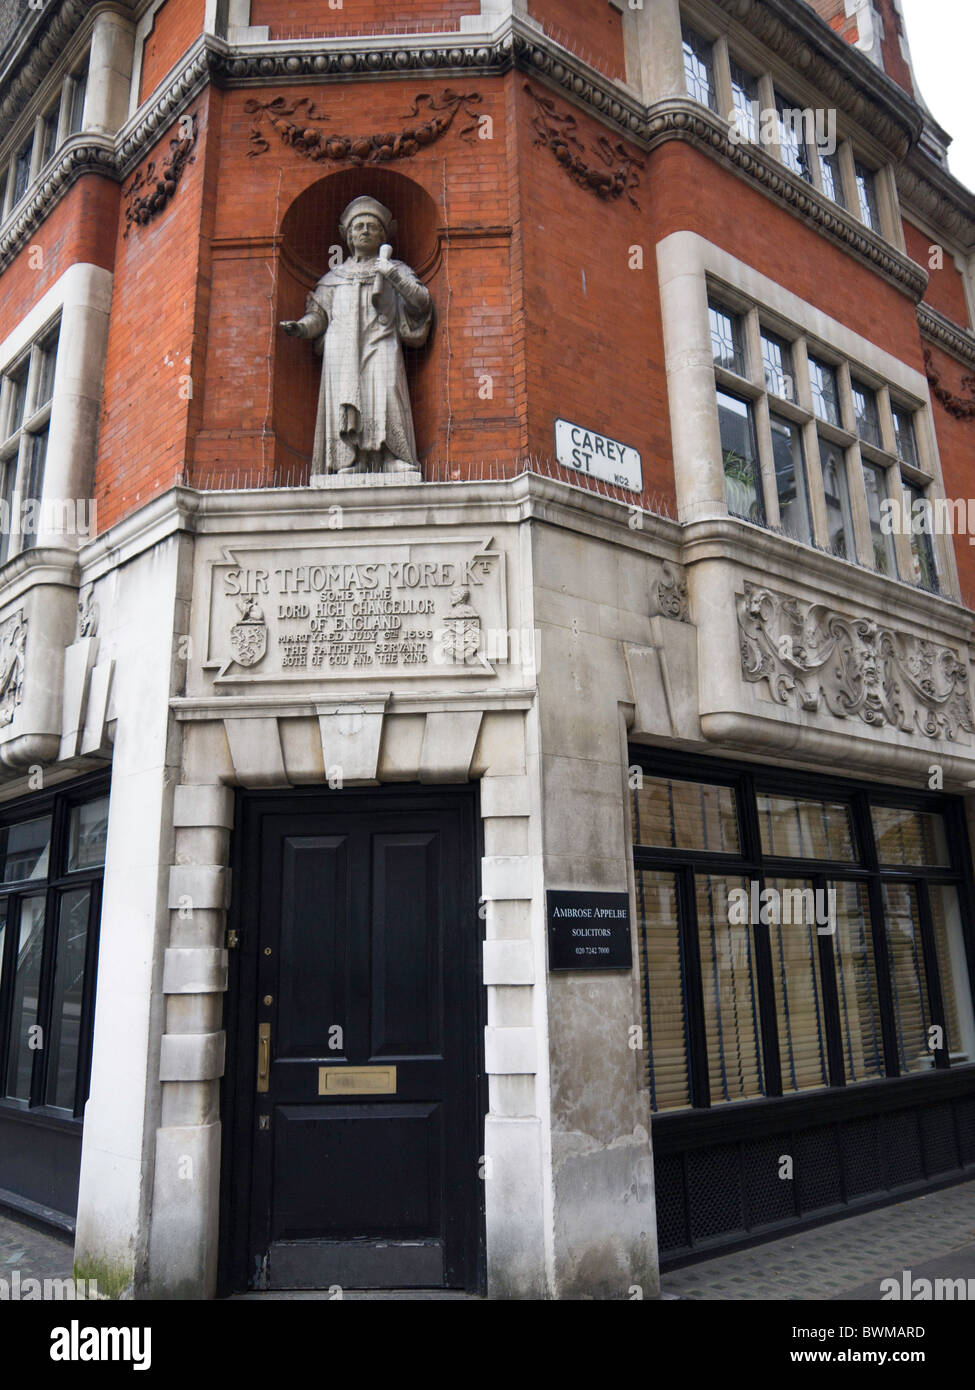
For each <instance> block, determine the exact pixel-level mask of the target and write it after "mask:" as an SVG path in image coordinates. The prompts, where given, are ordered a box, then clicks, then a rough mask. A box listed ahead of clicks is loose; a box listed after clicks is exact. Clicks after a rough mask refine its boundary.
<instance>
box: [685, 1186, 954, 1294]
mask: <svg viewBox="0 0 975 1390" xmlns="http://www.w3.org/2000/svg"><path fill="white" fill-rule="evenodd" d="M948 1257H950V1259H949V1258H948ZM973 1260H975V1181H973V1182H964V1183H958V1184H956V1185H955V1186H954V1187H946V1188H943V1189H942V1190H941V1191H940V1192H930V1193H927V1194H926V1195H925V1196H923V1197H912V1198H910V1199H909V1200H908V1201H905V1202H898V1203H896V1204H894V1205H892V1206H889V1207H881V1208H880V1209H879V1210H878V1211H871V1212H865V1213H863V1214H862V1215H860V1216H848V1217H846V1218H844V1219H843V1220H840V1221H833V1222H830V1223H829V1225H826V1226H817V1227H816V1228H815V1230H811V1231H802V1232H800V1233H798V1234H797V1235H793V1236H783V1237H781V1238H780V1239H779V1240H774V1241H768V1242H767V1243H766V1244H764V1245H755V1246H752V1247H751V1248H750V1249H748V1250H740V1251H737V1252H736V1253H734V1254H730V1255H720V1256H717V1257H715V1258H714V1259H710V1260H704V1261H702V1262H701V1263H700V1264H694V1265H688V1266H686V1267H685V1268H684V1269H676V1270H673V1271H671V1272H669V1273H665V1274H664V1275H663V1277H662V1279H661V1294H662V1295H663V1297H664V1298H681V1299H757V1300H765V1301H768V1300H774V1299H796V1300H802V1299H809V1300H818V1299H832V1298H837V1299H841V1298H857V1299H869V1298H871V1297H872V1298H875V1299H878V1300H879V1299H880V1297H881V1291H880V1280H881V1279H883V1278H887V1277H890V1276H894V1277H896V1278H898V1279H899V1278H900V1277H901V1272H902V1271H903V1270H905V1269H910V1270H911V1271H913V1273H914V1274H920V1273H922V1265H923V1266H924V1269H923V1272H924V1273H925V1274H926V1275H927V1277H935V1276H943V1277H949V1276H950V1275H952V1274H961V1273H962V1271H963V1269H968V1268H969V1267H971V1272H972V1273H973V1274H975V1264H973ZM939 1261H940V1263H939ZM942 1264H943V1265H944V1268H942V1267H941V1265H942ZM871 1289H872V1290H873V1292H871Z"/></svg>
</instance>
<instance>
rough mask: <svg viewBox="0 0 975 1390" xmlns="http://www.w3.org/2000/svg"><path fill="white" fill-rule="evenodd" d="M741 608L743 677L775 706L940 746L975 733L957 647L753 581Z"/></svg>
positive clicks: (747, 586) (741, 597)
mask: <svg viewBox="0 0 975 1390" xmlns="http://www.w3.org/2000/svg"><path fill="white" fill-rule="evenodd" d="M737 608H738V632H739V641H740V650H741V672H742V678H743V679H744V680H745V681H748V682H749V683H752V684H755V683H758V682H765V684H766V685H767V687H768V691H769V694H770V695H771V697H772V699H773V700H774V701H775V702H776V703H777V704H780V705H792V706H794V707H796V708H798V709H800V710H803V711H805V712H807V713H810V714H821V713H828V714H831V715H833V716H835V717H836V718H837V719H861V720H862V721H863V722H864V723H865V724H870V725H872V726H873V727H874V728H882V727H884V726H889V727H891V728H894V729H899V730H901V731H902V732H905V733H915V732H919V733H922V734H924V735H925V736H926V737H927V738H933V739H942V738H943V739H950V740H954V739H956V738H957V736H958V735H959V733H961V732H964V733H969V734H970V733H975V724H973V722H972V708H971V700H970V696H969V689H968V670H967V667H966V665H965V662H964V661H961V660H959V658H958V655H957V653H956V652H954V651H952V649H951V648H950V647H943V646H940V645H939V644H938V643H936V642H931V641H929V640H927V639H925V638H921V637H916V636H914V635H911V634H907V633H901V632H897V631H896V630H895V629H894V628H892V627H888V626H886V625H881V624H879V623H876V622H874V621H873V619H871V618H851V617H848V616H846V615H845V614H843V613H838V612H837V611H836V610H835V609H833V608H830V607H828V606H827V605H826V604H823V603H809V602H806V601H804V600H801V599H797V598H794V597H791V596H789V595H787V594H781V593H776V592H775V591H774V590H772V589H765V588H760V587H758V586H757V585H754V584H747V583H746V584H745V587H744V593H743V594H740V595H739V596H738V599H737Z"/></svg>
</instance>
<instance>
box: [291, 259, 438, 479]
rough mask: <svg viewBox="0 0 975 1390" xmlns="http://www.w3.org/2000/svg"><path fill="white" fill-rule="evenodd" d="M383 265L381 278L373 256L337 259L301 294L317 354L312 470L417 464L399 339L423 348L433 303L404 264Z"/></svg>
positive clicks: (394, 262) (314, 471)
mask: <svg viewBox="0 0 975 1390" xmlns="http://www.w3.org/2000/svg"><path fill="white" fill-rule="evenodd" d="M389 264H390V266H391V267H392V268H393V269H392V274H391V276H390V277H389V278H387V279H380V278H379V277H378V276H377V273H376V261H375V260H368V261H361V262H359V261H355V260H352V259H350V260H347V261H344V262H343V263H342V265H340V266H336V267H335V269H334V270H330V271H329V272H328V274H327V275H324V276H323V277H322V279H321V280H319V282H318V284H317V285H316V286H315V289H314V290H313V291H312V292H311V294H310V295H309V296H308V301H307V305H306V319H308V318H311V319H313V320H314V322H313V324H311V325H310V328H311V334H310V336H311V337H313V338H314V339H316V343H315V346H316V350H321V351H322V357H323V360H322V379H321V385H320V387H319V391H318V414H317V416H316V419H315V444H314V450H313V453H312V472H313V473H335V472H337V471H338V470H339V469H340V468H350V467H353V466H356V467H359V468H365V469H368V468H381V467H382V466H383V464H384V463H388V462H390V461H392V460H393V459H401V460H403V461H404V462H406V463H413V464H416V463H417V455H416V437H415V435H414V432H413V416H412V413H411V411H410V395H409V390H408V387H407V384H406V367H405V364H404V362H403V350H402V347H401V344H405V345H406V346H407V347H422V345H423V344H424V343H425V342H426V340H427V335H428V334H429V332H430V324H431V322H432V319H433V304H432V301H431V299H430V295H429V293H428V291H427V290H426V288H425V287H424V286H423V285H422V284H421V283H420V281H419V280H418V279H417V278H416V276H415V275H414V274H413V271H412V270H411V269H410V267H409V266H408V265H405V264H404V263H403V262H402V261H395V260H392V261H390V262H389ZM326 330H327V331H326Z"/></svg>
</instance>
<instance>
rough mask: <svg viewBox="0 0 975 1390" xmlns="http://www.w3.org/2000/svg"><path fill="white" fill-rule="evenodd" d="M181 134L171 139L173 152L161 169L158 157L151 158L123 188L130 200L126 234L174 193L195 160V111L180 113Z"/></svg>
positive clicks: (127, 211) (155, 212) (159, 208)
mask: <svg viewBox="0 0 975 1390" xmlns="http://www.w3.org/2000/svg"><path fill="white" fill-rule="evenodd" d="M179 126H180V134H179V135H176V136H175V137H174V138H173V139H172V140H170V142H169V148H170V151H171V153H170V155H169V157H168V158H167V159H164V160H163V162H162V164H161V165H160V167H159V169H158V171H157V169H156V162H155V160H150V161H149V163H148V164H147V165H146V167H145V168H144V169H141V170H140V171H139V173H137V174H136V176H135V178H134V179H133V180H132V182H131V183H130V184H129V186H128V188H123V190H122V196H123V197H124V198H125V199H126V200H127V206H126V209H125V233H124V235H125V236H128V234H129V232H130V231H131V230H132V228H133V226H135V225H137V224H138V225H144V224H145V223H146V222H149V221H150V220H151V219H152V218H153V217H155V216H156V215H157V213H160V212H162V210H163V208H164V207H165V206H166V204H167V203H168V202H169V201H170V199H171V198H172V197H173V195H174V193H175V192H176V188H177V185H178V184H179V181H180V179H181V178H182V176H183V170H184V169H185V168H186V166H187V164H192V163H193V162H194V158H195V156H194V155H193V146H194V145H195V144H196V137H197V124H196V115H195V113H194V114H193V115H191V116H182V117H180V123H179Z"/></svg>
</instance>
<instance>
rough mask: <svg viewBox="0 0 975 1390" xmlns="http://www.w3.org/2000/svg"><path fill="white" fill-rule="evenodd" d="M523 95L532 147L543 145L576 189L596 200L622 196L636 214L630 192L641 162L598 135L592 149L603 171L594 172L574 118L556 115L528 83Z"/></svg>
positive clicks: (636, 183)
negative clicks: (529, 107)
mask: <svg viewBox="0 0 975 1390" xmlns="http://www.w3.org/2000/svg"><path fill="white" fill-rule="evenodd" d="M525 91H526V92H527V93H528V95H529V96H530V97H531V99H532V101H533V103H534V105H535V114H534V116H532V125H533V126H534V128H535V139H534V140H533V142H532V143H533V144H535V145H547V146H548V148H549V149H550V150H551V151H552V153H553V154H554V155H555V158H556V159H557V160H558V161H559V163H560V164H561V165H562V167H563V169H564V170H565V172H566V173H567V174H568V175H569V178H570V179H572V181H573V182H574V183H577V184H578V185H579V187H580V188H587V189H588V190H589V191H590V192H591V193H595V194H596V196H597V197H598V198H619V197H621V196H622V195H623V194H624V193H625V194H626V196H627V198H628V199H629V201H630V203H631V204H632V205H633V207H635V208H636V210H637V212H639V211H640V204H639V203H638V202H637V201H636V199H635V198H634V197H633V194H632V193H631V192H630V189H632V188H639V186H640V176H639V174H638V173H637V172H636V171H637V169H642V168H643V160H642V159H637V158H636V157H635V155H631V154H629V153H628V152H627V149H626V147H625V146H624V145H623V144H622V143H621V142H620V141H617V142H616V144H615V145H614V144H612V143H611V142H610V141H609V140H608V139H607V137H606V136H605V135H601V136H600V137H599V139H598V140H596V141H595V143H594V149H595V151H596V154H597V156H598V158H599V159H600V160H601V161H602V163H603V165H604V167H603V168H602V169H598V168H594V167H593V165H591V164H589V163H587V162H586V160H585V159H584V158H583V155H585V154H586V153H588V152H587V150H586V146H585V145H584V144H583V143H582V141H581V140H579V139H578V137H577V135H576V130H577V128H578V127H577V122H576V118H575V116H573V115H572V114H571V113H569V112H563V111H559V110H558V108H557V107H556V105H555V102H554V101H552V99H551V98H550V97H543V96H539V94H538V93H537V92H536V91H534V90H533V88H532V85H531V83H530V82H526V83H525ZM614 161H615V163H616V167H615V168H614V167H613V164H614Z"/></svg>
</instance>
